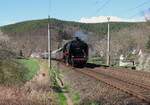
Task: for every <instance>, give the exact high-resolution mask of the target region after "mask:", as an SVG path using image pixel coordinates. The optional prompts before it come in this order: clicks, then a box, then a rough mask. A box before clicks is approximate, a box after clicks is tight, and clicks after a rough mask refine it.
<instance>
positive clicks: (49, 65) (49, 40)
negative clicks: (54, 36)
mask: <svg viewBox="0 0 150 105" xmlns="http://www.w3.org/2000/svg"><path fill="white" fill-rule="evenodd" d="M51 65H52V64H51V33H50V16H48V67H49V68H50V69H51Z"/></svg>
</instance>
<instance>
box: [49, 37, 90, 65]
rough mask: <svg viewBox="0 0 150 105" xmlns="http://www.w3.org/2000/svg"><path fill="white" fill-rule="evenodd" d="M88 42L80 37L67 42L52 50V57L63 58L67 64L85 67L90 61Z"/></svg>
mask: <svg viewBox="0 0 150 105" xmlns="http://www.w3.org/2000/svg"><path fill="white" fill-rule="evenodd" d="M88 49H89V48H88V44H87V43H85V42H84V41H83V40H81V39H80V38H79V37H74V38H73V40H71V41H69V42H67V43H66V44H64V45H63V47H62V48H59V49H57V50H55V51H52V53H51V55H52V56H51V57H52V59H55V60H61V61H63V62H65V64H66V65H71V66H73V67H84V66H85V65H86V63H87V61H88Z"/></svg>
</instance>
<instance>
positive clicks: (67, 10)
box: [0, 0, 150, 25]
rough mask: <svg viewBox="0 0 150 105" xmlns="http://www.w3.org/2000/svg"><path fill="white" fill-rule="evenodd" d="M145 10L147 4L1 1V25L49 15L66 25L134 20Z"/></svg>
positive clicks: (131, 0) (128, 0)
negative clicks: (108, 18)
mask: <svg viewBox="0 0 150 105" xmlns="http://www.w3.org/2000/svg"><path fill="white" fill-rule="evenodd" d="M49 4H50V8H49ZM148 8H150V0H0V25H5V24H11V23H15V22H20V21H25V20H33V19H43V18H47V15H48V14H50V15H51V17H53V18H58V19H62V20H69V21H79V20H80V19H81V18H83V17H86V18H90V17H96V16H116V17H121V18H137V17H142V11H145V10H147V9H148Z"/></svg>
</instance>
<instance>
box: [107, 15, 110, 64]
mask: <svg viewBox="0 0 150 105" xmlns="http://www.w3.org/2000/svg"><path fill="white" fill-rule="evenodd" d="M107 20H108V32H107V66H109V65H110V34H109V21H110V17H107Z"/></svg>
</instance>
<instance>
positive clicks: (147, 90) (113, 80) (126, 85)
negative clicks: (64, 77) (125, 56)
mask: <svg viewBox="0 0 150 105" xmlns="http://www.w3.org/2000/svg"><path fill="white" fill-rule="evenodd" d="M74 70H75V71H77V72H79V73H82V74H84V75H88V76H90V77H92V78H95V79H97V80H100V81H102V82H104V83H106V84H108V85H110V86H112V87H114V88H116V89H118V90H121V91H123V92H125V93H128V94H130V95H133V96H134V97H137V98H139V99H141V100H142V101H144V102H146V103H148V104H150V86H148V85H146V84H142V83H138V82H136V81H129V80H125V79H122V78H117V77H115V76H112V75H109V74H108V73H104V72H101V71H100V70H96V69H89V68H84V69H76V68H75V69H74Z"/></svg>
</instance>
